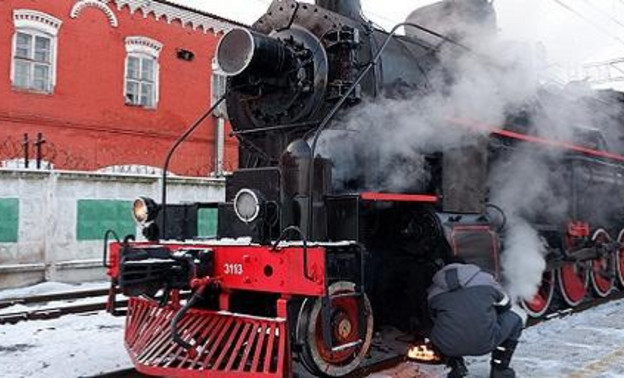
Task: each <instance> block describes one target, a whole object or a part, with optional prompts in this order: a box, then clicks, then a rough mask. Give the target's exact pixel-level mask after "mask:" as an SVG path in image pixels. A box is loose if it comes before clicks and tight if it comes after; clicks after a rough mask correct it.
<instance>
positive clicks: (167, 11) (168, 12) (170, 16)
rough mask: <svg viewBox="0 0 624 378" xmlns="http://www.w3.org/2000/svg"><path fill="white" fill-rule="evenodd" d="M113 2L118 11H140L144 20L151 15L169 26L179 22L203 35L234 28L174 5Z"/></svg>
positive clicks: (145, 0) (133, 0)
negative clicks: (163, 20) (164, 21)
mask: <svg viewBox="0 0 624 378" xmlns="http://www.w3.org/2000/svg"><path fill="white" fill-rule="evenodd" d="M113 1H114V2H115V4H117V9H118V10H121V8H123V7H124V6H128V8H129V9H130V13H131V14H134V13H135V12H136V11H141V13H142V14H143V17H145V18H147V16H148V15H150V14H151V15H153V16H154V18H156V20H160V19H161V18H164V19H165V20H166V21H167V23H169V24H170V23H172V22H173V21H179V22H180V23H181V24H182V26H184V27H191V28H192V29H193V30H202V31H203V32H204V33H208V32H212V33H214V34H217V33H222V32H223V33H225V32H227V31H229V30H231V29H232V28H233V27H234V26H235V25H233V24H231V23H229V22H226V21H221V20H219V19H216V18H214V17H210V16H208V15H205V14H201V13H199V12H192V11H188V10H186V9H181V8H178V7H176V6H174V5H169V4H166V3H161V2H157V1H153V0H113Z"/></svg>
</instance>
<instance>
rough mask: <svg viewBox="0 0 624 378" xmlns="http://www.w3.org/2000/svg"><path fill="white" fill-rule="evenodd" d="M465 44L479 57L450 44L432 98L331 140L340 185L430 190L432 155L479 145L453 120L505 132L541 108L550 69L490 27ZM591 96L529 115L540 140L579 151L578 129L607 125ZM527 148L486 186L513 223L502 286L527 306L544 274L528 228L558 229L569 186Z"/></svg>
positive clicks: (394, 106) (378, 111) (375, 115)
mask: <svg viewBox="0 0 624 378" xmlns="http://www.w3.org/2000/svg"><path fill="white" fill-rule="evenodd" d="M473 2H478V0H474V1H473ZM447 16H448V15H447ZM411 17H415V19H413V20H412V21H416V22H418V23H420V24H423V23H425V26H427V27H430V28H431V29H434V30H443V31H445V32H448V33H452V30H450V31H449V30H446V29H445V27H444V26H445V25H454V24H455V23H454V22H453V20H452V19H449V17H446V19H444V20H440V22H441V23H440V24H438V25H436V22H435V21H436V20H433V19H431V17H424V18H423V19H419V18H418V17H417V16H411ZM462 27H464V28H466V27H467V26H466V25H462ZM465 35H468V36H470V38H469V39H464V40H463V43H465V44H468V45H469V46H470V47H471V50H472V52H470V53H466V52H465V51H460V49H458V48H456V47H455V46H451V45H448V44H447V45H446V47H443V48H442V49H441V51H440V52H439V54H438V56H439V59H440V61H441V64H440V68H441V69H440V70H434V71H432V72H430V73H429V75H428V82H429V84H430V85H429V86H428V88H427V89H426V90H421V91H419V92H418V94H417V95H415V96H414V97H412V98H408V99H388V98H384V99H378V100H376V101H374V102H368V103H365V104H363V105H361V106H359V107H357V108H356V109H354V110H353V111H352V112H351V113H349V115H348V116H347V117H346V119H343V120H342V121H341V122H342V123H341V127H338V129H339V130H332V131H330V132H326V133H325V134H324V135H323V137H322V138H321V140H320V144H319V152H320V153H321V154H322V155H324V156H327V157H330V158H332V159H333V161H334V164H335V167H334V179H335V180H336V181H337V182H339V183H343V184H345V185H349V183H353V182H356V183H357V185H358V188H360V189H374V190H378V191H396V192H400V191H406V190H408V191H418V190H423V189H426V186H427V184H428V182H429V179H430V177H429V174H430V173H429V171H428V169H427V168H428V162H427V159H426V158H425V156H426V154H431V153H434V152H436V151H445V150H449V149H453V148H457V147H460V146H465V145H466V144H468V143H473V142H474V139H475V138H474V135H475V131H474V130H468V129H464V128H461V127H458V126H454V125H452V124H450V123H449V121H448V120H449V118H450V117H458V118H463V119H469V120H475V121H478V122H480V123H484V124H491V125H499V126H502V125H504V124H505V123H506V121H508V119H509V116H510V115H511V114H518V113H520V112H521V111H522V110H523V109H524V108H525V107H530V106H529V105H531V104H533V105H534V104H535V103H536V102H539V101H540V100H538V99H539V98H541V97H540V93H542V91H543V88H542V87H541V86H540V75H541V74H542V72H540V71H539V67H541V66H543V65H540V64H539V62H538V63H537V64H536V62H535V61H534V60H533V59H534V57H535V54H532V53H531V49H530V48H527V46H526V45H523V44H519V43H510V42H505V41H501V40H500V39H499V38H498V35H497V34H496V33H493V32H492V29H491V28H487V27H485V28H484V27H482V26H478V27H475V28H474V29H471V30H469V32H467V33H466V34H465ZM417 36H419V37H422V35H421V34H417ZM449 72H450V73H451V75H452V80H450V81H449V80H447V79H448V76H446V75H447V74H448V73H449ZM449 83H450V85H449ZM432 88H439V89H438V90H435V89H434V90H431V89H432ZM572 93H574V94H572ZM588 95H589V94H588V93H587V91H584V90H581V91H577V92H573V91H569V90H567V91H566V92H565V101H552V102H551V103H549V102H548V101H545V102H539V106H537V107H532V108H531V109H534V108H538V109H539V111H538V112H532V113H531V114H532V122H533V128H534V130H533V132H534V133H535V134H537V135H540V136H547V137H549V138H556V139H560V140H571V141H573V140H574V136H575V132H574V126H578V125H579V124H580V125H586V124H589V125H595V124H598V123H600V122H596V115H595V114H592V113H591V112H590V111H588V110H587V109H586V108H584V107H582V106H579V105H578V102H579V100H580V99H583V98H585V97H586V96H588ZM554 97H556V96H554ZM340 130H342V131H340ZM527 148H529V149H526V150H525V149H518V150H516V151H515V152H513V153H511V154H510V156H508V157H507V158H506V159H504V160H501V161H496V162H495V163H494V164H493V165H492V166H491V167H490V169H489V172H488V178H487V180H488V181H487V183H488V188H489V202H491V203H493V204H495V205H498V206H499V207H501V208H502V209H503V210H504V211H505V214H506V216H507V218H508V223H507V224H508V227H507V229H506V231H505V232H504V251H503V254H502V264H503V274H504V278H505V279H504V281H505V283H506V285H507V288H508V290H509V292H510V294H511V295H513V296H514V297H515V298H522V299H530V298H531V297H532V296H533V295H534V294H535V293H536V291H537V289H538V287H539V284H540V282H541V278H542V273H543V270H544V269H545V266H546V264H545V260H544V254H545V250H546V248H545V245H544V242H543V241H542V240H541V238H540V236H539V234H538V232H537V231H536V230H535V229H534V228H533V227H531V225H530V223H529V221H528V219H531V218H532V217H533V216H534V215H535V214H542V215H543V214H547V215H548V216H551V217H554V219H559V218H560V217H564V216H565V214H566V211H567V207H568V204H567V203H565V201H564V200H562V198H561V196H560V195H558V193H559V189H560V188H558V186H557V183H558V182H559V181H560V180H558V178H560V177H561V176H560V175H558V174H557V172H554V173H553V172H552V170H551V168H552V165H547V164H546V163H545V162H544V156H543V155H540V156H537V157H535V155H536V154H535V153H534V150H533V151H532V150H530V147H527ZM558 153H559V152H557V151H552V152H550V155H548V160H555V161H556V159H557V156H556V155H557V154H558Z"/></svg>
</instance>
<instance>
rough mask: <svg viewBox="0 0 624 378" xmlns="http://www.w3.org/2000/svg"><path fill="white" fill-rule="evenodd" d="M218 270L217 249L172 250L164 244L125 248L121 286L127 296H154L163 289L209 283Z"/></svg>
mask: <svg viewBox="0 0 624 378" xmlns="http://www.w3.org/2000/svg"><path fill="white" fill-rule="evenodd" d="M213 273H214V252H213V251H212V250H211V249H197V250H196V249H192V250H179V251H176V252H171V251H169V250H168V249H167V248H164V247H149V246H145V247H130V246H126V247H125V248H123V249H122V252H121V259H120V264H119V286H120V288H121V290H122V291H123V293H124V294H125V295H127V296H140V295H147V296H151V297H153V296H154V295H155V294H156V293H157V292H158V291H159V290H161V289H162V290H165V291H168V290H171V289H188V288H190V287H191V286H192V285H193V284H195V285H196V286H197V284H200V285H201V284H207V283H210V282H211V281H212V280H210V279H208V278H209V277H212V276H213Z"/></svg>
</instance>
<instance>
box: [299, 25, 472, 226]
mask: <svg viewBox="0 0 624 378" xmlns="http://www.w3.org/2000/svg"><path fill="white" fill-rule="evenodd" d="M405 26H409V27H413V28H416V29H418V30H421V31H423V32H425V33H427V34H431V35H433V36H435V37H438V38H440V39H442V40H443V41H445V42H449V43H451V44H454V45H456V46H459V47H461V48H463V49H465V50H467V51H472V50H471V49H470V48H469V47H467V46H466V45H464V44H462V43H459V42H457V41H455V40H453V39H451V38H449V37H447V36H445V35H443V34H440V33H438V32H436V31H433V30H431V29H428V28H426V27H424V26H421V25H418V24H415V23H412V22H401V23H398V24H396V25H395V26H394V27H393V28H392V29H391V30H390V32H389V33H388V36H387V37H386V40H385V41H384V43H383V44H382V45H381V48H379V50H378V51H377V54H376V55H375V57H374V58H373V59H372V60H371V61H370V62H368V63H367V64H366V66H365V67H364V68H363V69H362V71H361V72H360V73H359V74H358V76H357V78H356V79H355V80H354V81H353V83H352V84H351V86H349V88H348V89H347V91H346V92H345V93H344V94H343V95H342V96H341V97H340V99H339V100H338V101H337V102H336V104H334V107H333V108H331V110H330V111H329V113H327V115H326V116H325V118H323V120H322V121H321V123H320V124H319V126H318V127H317V129H316V131H315V132H314V138H313V139H312V146H311V150H312V159H314V154H315V153H316V146H317V144H318V140H319V138H320V136H321V134H322V133H323V131H324V130H325V128H326V127H327V125H329V122H330V121H331V120H332V119H333V118H334V116H335V115H336V113H338V110H340V108H341V107H342V106H343V105H344V103H345V102H346V101H347V98H349V96H351V93H353V91H354V90H355V88H356V87H357V86H358V85H359V84H360V83H361V82H362V80H364V77H365V76H366V75H367V74H368V73H369V72H370V70H371V69H372V68H373V67H374V66H375V65H377V63H378V62H379V59H381V55H382V54H383V52H384V50H385V49H386V47H388V44H389V43H390V41H391V40H392V38H393V37H394V35H395V34H396V32H397V31H398V30H399V29H400V28H401V27H405ZM308 177H309V180H308V227H307V228H308V229H307V233H308V237H310V236H312V222H313V220H314V211H313V201H314V200H313V198H312V188H313V187H314V165H312V168H311V169H310V170H309V173H308Z"/></svg>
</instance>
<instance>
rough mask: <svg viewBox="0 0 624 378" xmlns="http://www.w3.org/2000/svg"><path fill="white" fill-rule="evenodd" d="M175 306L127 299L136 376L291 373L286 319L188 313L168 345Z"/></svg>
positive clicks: (128, 344) (128, 345)
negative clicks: (191, 348) (185, 344)
mask: <svg viewBox="0 0 624 378" xmlns="http://www.w3.org/2000/svg"><path fill="white" fill-rule="evenodd" d="M178 310H179V307H177V306H176V307H174V306H171V305H169V306H166V307H158V304H157V303H154V302H152V301H148V300H145V299H140V298H131V299H130V303H129V306H128V317H127V319H126V332H125V343H126V349H127V350H128V352H129V354H130V357H131V358H132V361H133V363H134V365H135V368H136V370H137V371H139V372H141V373H143V374H149V375H158V376H167V377H206V376H210V377H216V378H220V377H260V376H261V377H284V376H288V375H290V374H291V372H290V370H291V369H290V365H289V362H288V358H286V357H287V356H286V353H287V352H288V329H287V324H286V320H285V319H279V318H277V319H270V318H260V317H253V316H244V315H237V314H232V313H227V312H215V311H206V310H198V309H191V310H189V312H188V313H187V314H186V316H185V317H184V318H183V319H182V320H181V321H180V322H179V327H178V329H179V334H180V335H181V336H182V338H183V339H184V340H185V341H186V342H188V343H191V344H193V345H194V346H195V349H194V351H191V352H189V351H187V350H186V349H184V348H182V347H181V346H179V345H178V344H176V343H175V342H174V341H173V338H172V335H171V320H172V319H173V317H174V316H175V314H176V312H177V311H178Z"/></svg>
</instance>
